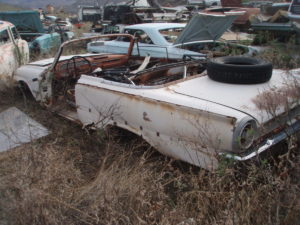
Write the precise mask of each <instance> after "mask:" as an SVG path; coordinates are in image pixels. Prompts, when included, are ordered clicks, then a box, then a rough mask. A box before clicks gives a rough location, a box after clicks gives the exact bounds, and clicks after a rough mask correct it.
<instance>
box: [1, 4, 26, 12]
mask: <svg viewBox="0 0 300 225" xmlns="http://www.w3.org/2000/svg"><path fill="white" fill-rule="evenodd" d="M23 9H26V7H19V6H16V5H10V4H6V3H0V11H14V10H23Z"/></svg>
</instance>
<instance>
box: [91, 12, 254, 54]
mask: <svg viewBox="0 0 300 225" xmlns="http://www.w3.org/2000/svg"><path fill="white" fill-rule="evenodd" d="M236 16H237V15H236V14H233V15H230V14H229V15H228V14H227V15H223V16H219V15H207V14H198V15H195V16H194V17H193V18H192V20H191V21H190V22H189V23H188V25H185V24H181V23H149V24H136V25H130V26H127V27H125V28H124V33H128V34H131V35H135V36H137V37H138V38H139V41H138V43H136V44H135V46H134V49H133V55H141V56H146V55H148V54H149V55H151V56H153V57H159V58H174V59H182V57H183V56H184V55H192V56H195V57H203V54H207V53H210V54H212V55H216V56H221V55H223V56H224V55H229V54H230V53H232V54H246V55H253V54H255V52H256V50H255V49H254V48H252V47H248V46H245V45H239V44H231V43H226V42H222V41H220V40H218V39H219V38H220V37H221V36H222V34H223V33H224V32H225V31H226V30H227V29H228V28H229V27H230V26H231V23H232V21H233V20H234V19H235V18H236ZM128 46H129V42H128V41H127V40H126V39H122V38H118V39H116V40H112V41H94V42H91V43H90V44H88V51H89V52H94V53H99V52H111V53H125V52H127V49H128ZM201 52H202V53H201Z"/></svg>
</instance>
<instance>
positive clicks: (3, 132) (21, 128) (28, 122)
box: [0, 107, 50, 152]
mask: <svg viewBox="0 0 300 225" xmlns="http://www.w3.org/2000/svg"><path fill="white" fill-rule="evenodd" d="M49 133H50V132H49V130H48V129H47V128H45V127H44V126H42V125H41V124H39V123H38V122H36V121H35V120H33V119H32V118H30V117H29V116H27V115H26V114H25V113H23V112H22V111H20V110H19V109H17V108H16V107H11V108H9V109H7V110H5V111H3V112H1V113H0V152H4V151H7V150H9V149H11V148H14V147H17V146H19V145H22V144H24V143H29V142H31V141H33V140H36V139H38V138H41V137H44V136H47V135H48V134H49Z"/></svg>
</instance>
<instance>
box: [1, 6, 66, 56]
mask: <svg viewBox="0 0 300 225" xmlns="http://www.w3.org/2000/svg"><path fill="white" fill-rule="evenodd" d="M0 19H2V20H6V21H9V22H11V23H12V24H14V25H15V26H16V28H17V30H18V31H19V33H20V35H21V37H22V39H24V40H26V41H27V42H28V43H29V48H30V51H34V52H38V53H41V54H46V53H49V51H50V50H51V49H55V48H58V47H59V46H60V44H61V43H62V41H63V40H66V39H68V38H67V36H66V35H67V34H65V33H64V32H62V33H58V32H54V31H55V29H51V31H50V33H47V32H46V31H45V29H44V28H43V25H42V22H41V20H40V16H39V13H38V12H36V11H10V12H0Z"/></svg>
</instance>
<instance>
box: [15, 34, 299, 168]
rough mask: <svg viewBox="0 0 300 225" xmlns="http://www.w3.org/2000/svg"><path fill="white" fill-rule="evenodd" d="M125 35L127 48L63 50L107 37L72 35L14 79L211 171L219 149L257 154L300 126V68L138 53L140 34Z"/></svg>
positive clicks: (89, 121) (84, 118)
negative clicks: (102, 51)
mask: <svg viewBox="0 0 300 225" xmlns="http://www.w3.org/2000/svg"><path fill="white" fill-rule="evenodd" d="M116 36H121V35H120V34H119V35H114V37H116ZM122 36H124V34H123V35H122ZM125 36H126V38H128V39H129V40H130V45H129V49H128V52H127V53H126V54H77V55H63V54H62V53H63V52H64V50H68V49H70V48H71V49H76V48H74V44H80V45H83V43H86V42H88V41H91V40H93V39H95V38H100V37H91V38H85V39H81V40H73V41H70V42H66V43H64V44H62V46H61V48H60V50H59V52H58V53H57V55H56V57H55V59H53V58H52V59H47V60H41V61H37V62H33V63H30V64H28V65H25V66H22V67H21V68H19V69H18V70H17V73H16V76H15V79H16V80H17V81H18V82H22V83H24V84H26V85H27V86H28V87H29V89H30V91H31V93H32V94H33V96H34V97H35V99H36V100H37V101H39V102H40V103H41V104H43V105H45V106H47V107H48V108H49V109H50V110H53V111H55V112H57V113H59V114H61V115H63V116H65V117H66V118H69V119H72V120H74V121H77V122H80V123H81V124H83V125H84V126H85V127H95V128H97V127H98V128H103V127H107V126H117V127H120V128H123V129H126V130H129V131H131V132H133V133H135V134H137V135H140V136H142V137H143V138H144V139H145V140H146V141H147V142H148V143H149V144H151V145H152V146H153V147H154V148H156V149H157V150H158V151H160V152H161V153H163V154H166V155H169V156H172V157H174V158H176V159H180V160H183V161H186V162H189V163H191V164H194V165H197V166H201V167H203V168H206V169H209V170H211V169H215V168H216V167H217V166H218V163H219V160H220V158H221V157H220V156H224V157H229V158H233V159H235V160H239V161H244V160H248V159H251V158H253V157H256V156H257V155H258V154H260V153H262V152H264V151H265V150H267V149H269V148H270V147H271V146H273V145H275V144H276V143H278V142H279V141H282V140H284V139H286V138H287V136H288V135H291V134H293V133H294V132H297V131H298V130H299V129H300V121H299V113H300V107H299V104H298V103H299V99H300V98H299V91H297V90H299V89H297V88H299V86H297V84H298V83H299V80H298V78H297V73H298V75H299V72H300V71H299V70H297V71H290V72H289V73H288V72H286V71H283V70H274V71H273V75H272V65H271V64H270V63H265V62H263V61H260V60H257V59H254V58H245V57H220V58H215V59H214V60H212V61H210V62H209V63H208V65H207V72H206V71H205V68H206V66H205V64H206V61H204V60H201V59H200V60H198V59H197V60H186V61H175V60H173V61H169V62H168V63H166V61H165V59H153V58H150V57H149V56H147V57H145V58H144V59H143V58H141V57H135V56H131V51H132V48H133V44H134V37H133V36H131V35H129V34H127V35H125ZM107 37H108V36H102V37H101V38H107ZM68 47H69V48H68ZM67 53H68V51H67ZM207 74H208V75H207ZM289 80H290V81H291V83H288V81H289ZM273 94H274V98H275V100H274V99H272V96H273ZM276 94H278V95H279V96H276ZM277 97H278V98H277ZM284 97H287V100H288V101H289V102H290V103H291V105H290V106H291V107H290V108H288V107H287V105H286V104H285V103H286V102H285V101H284V99H285V98H284ZM278 99H280V102H279V101H278ZM266 100H267V101H266ZM265 101H266V102H265ZM266 103H268V104H266ZM274 107H275V108H274Z"/></svg>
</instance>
